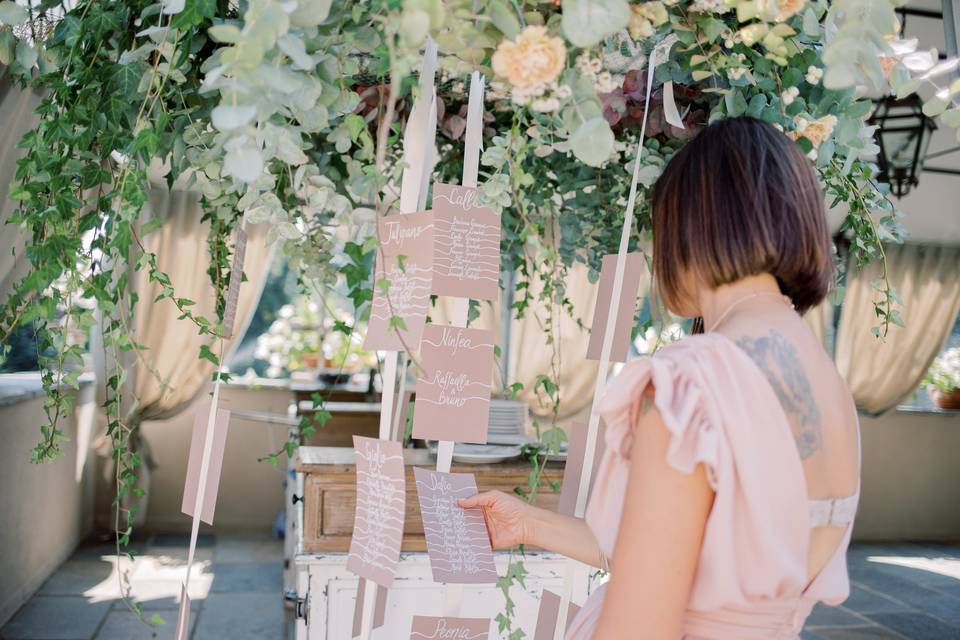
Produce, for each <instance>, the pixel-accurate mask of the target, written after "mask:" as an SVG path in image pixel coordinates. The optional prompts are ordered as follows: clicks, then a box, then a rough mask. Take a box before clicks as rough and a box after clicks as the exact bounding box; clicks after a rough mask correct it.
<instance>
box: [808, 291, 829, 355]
mask: <svg viewBox="0 0 960 640" xmlns="http://www.w3.org/2000/svg"><path fill="white" fill-rule="evenodd" d="M803 321H804V322H806V323H807V326H808V327H810V331H812V332H813V335H814V336H816V338H817V340H819V341H820V344H822V345H823V348H824V349H826V350H827V352H829V351H830V331H831V327H832V326H833V303H832V302H830V299H829V298H828V299H826V300H824V301H823V302H821V303H820V304H818V305H817V306H815V307H814V308H813V309H810V310H809V311H807V312H806V313H805V314H803Z"/></svg>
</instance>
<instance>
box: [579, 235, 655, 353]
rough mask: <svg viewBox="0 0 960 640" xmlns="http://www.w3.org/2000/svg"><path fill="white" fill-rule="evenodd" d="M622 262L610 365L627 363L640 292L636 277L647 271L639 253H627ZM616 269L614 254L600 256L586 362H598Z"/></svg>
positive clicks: (638, 278) (615, 256)
mask: <svg viewBox="0 0 960 640" xmlns="http://www.w3.org/2000/svg"><path fill="white" fill-rule="evenodd" d="M626 260H627V262H626V265H625V266H624V271H623V288H622V289H620V304H619V305H618V306H617V319H616V321H615V323H614V330H613V343H612V347H611V349H610V361H611V362H626V361H627V355H628V354H629V353H630V333H631V332H632V331H633V318H634V310H635V308H636V305H637V291H638V290H639V289H640V278H641V277H642V276H643V272H644V270H645V269H646V268H647V266H646V264H645V263H644V259H643V254H642V253H639V252H635V253H628V254H627V256H626ZM616 270H617V254H615V253H611V254H610V255H607V256H603V262H602V263H601V264H600V287H599V289H598V290H597V306H596V308H595V309H594V311H593V324H592V325H591V327H590V344H588V345H587V359H588V360H599V359H600V351H601V349H602V348H603V334H604V332H605V331H606V327H607V316H608V314H609V311H610V298H611V297H612V295H613V278H614V275H615V272H616Z"/></svg>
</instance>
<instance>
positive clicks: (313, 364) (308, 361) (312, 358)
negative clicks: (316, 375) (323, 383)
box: [301, 353, 320, 369]
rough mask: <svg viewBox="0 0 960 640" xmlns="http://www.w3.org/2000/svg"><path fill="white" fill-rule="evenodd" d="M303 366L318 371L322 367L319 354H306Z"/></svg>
mask: <svg viewBox="0 0 960 640" xmlns="http://www.w3.org/2000/svg"><path fill="white" fill-rule="evenodd" d="M301 357H302V358H303V366H305V367H306V368H307V369H316V368H317V367H318V366H319V365H320V354H319V353H305V354H303V356H301Z"/></svg>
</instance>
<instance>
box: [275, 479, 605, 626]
mask: <svg viewBox="0 0 960 640" xmlns="http://www.w3.org/2000/svg"><path fill="white" fill-rule="evenodd" d="M289 471H290V473H289V476H288V479H287V523H288V524H287V533H288V536H289V539H288V541H287V544H286V545H285V560H286V562H285V565H286V566H285V569H286V570H285V571H284V588H285V590H286V592H287V596H288V599H289V600H291V601H293V604H294V606H295V608H296V611H297V621H296V640H350V638H351V637H352V631H353V615H354V605H355V600H356V595H357V584H358V578H357V576H356V575H354V574H353V573H350V572H349V571H347V568H346V563H347V554H346V553H306V552H304V550H303V517H304V516H303V512H304V509H303V501H302V499H299V498H300V497H301V496H303V495H304V475H303V474H302V473H299V472H297V471H296V470H295V469H294V464H293V463H292V462H291V466H290V467H289ZM294 496H297V498H298V499H297V500H294ZM494 555H495V556H496V558H495V559H496V564H497V572H498V573H499V574H500V575H504V574H505V573H506V570H507V565H508V563H509V558H510V554H509V553H506V552H497V553H496V554H494ZM524 565H525V567H526V570H527V572H528V575H527V577H526V579H525V580H524V582H525V585H526V588H521V587H520V586H519V585H517V584H516V583H515V584H514V585H513V587H512V588H511V590H510V596H511V598H512V599H513V600H514V602H515V604H516V616H515V618H514V620H515V622H514V627H515V628H516V627H519V628H521V629H523V631H524V632H525V633H526V637H527V638H528V639H529V638H533V631H534V628H535V626H536V621H537V613H538V611H539V606H540V593H541V591H542V590H543V588H544V587H546V588H547V589H550V590H552V591H555V592H557V593H560V592H561V591H562V585H563V576H564V574H565V572H566V571H567V560H566V558H564V557H563V556H560V555H557V554H553V553H545V552H538V553H528V554H526V556H525V557H524ZM576 566H577V570H576V571H575V575H576V576H577V578H576V579H575V580H574V586H573V601H574V602H576V603H583V601H584V600H586V597H587V595H588V594H589V592H590V590H591V589H592V588H595V587H596V585H598V584H599V581H598V580H596V579H593V578H592V577H591V576H593V575H594V573H595V571H594V570H593V569H592V568H589V567H586V566H585V565H581V564H578V565H576ZM294 585H295V594H294V593H293V592H292V590H293V588H294ZM452 589H453V590H454V592H455V591H456V590H457V589H462V596H461V606H460V609H459V612H458V615H460V616H464V617H478V618H482V617H488V618H490V619H491V627H490V628H491V633H490V638H491V640H492V639H494V638H499V637H500V636H499V635H498V634H497V633H496V631H497V628H496V625H495V624H494V623H493V618H494V617H495V616H496V615H497V614H498V613H499V612H501V611H503V610H504V597H503V593H502V592H501V591H500V589H498V588H497V586H496V585H462V586H457V585H454V586H453V587H452ZM449 596H450V594H449V589H448V588H447V587H446V586H445V585H442V584H438V583H435V582H434V581H433V576H432V574H431V571H430V560H429V557H428V556H427V554H426V553H425V552H405V553H402V554H401V558H400V563H399V566H398V569H397V576H396V580H395V581H394V584H393V587H392V588H391V589H390V590H389V591H388V593H387V603H386V614H385V616H384V625H383V626H382V627H380V628H379V629H376V630H374V632H373V634H372V635H371V640H407V639H408V638H409V637H410V627H411V623H412V620H413V616H414V615H429V616H440V615H445V613H446V614H447V615H451V614H450V613H448V612H446V611H445V601H446V599H447V598H449Z"/></svg>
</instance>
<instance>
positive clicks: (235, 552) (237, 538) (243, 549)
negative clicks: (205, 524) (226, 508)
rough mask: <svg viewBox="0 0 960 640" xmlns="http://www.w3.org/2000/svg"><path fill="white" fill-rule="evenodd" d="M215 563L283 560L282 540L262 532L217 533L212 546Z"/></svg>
mask: <svg viewBox="0 0 960 640" xmlns="http://www.w3.org/2000/svg"><path fill="white" fill-rule="evenodd" d="M213 561H214V562H215V563H217V564H224V563H233V562H280V563H282V562H283V541H282V540H276V539H271V538H268V537H266V536H264V535H262V534H226V535H224V534H218V535H217V541H216V544H215V545H214V547H213Z"/></svg>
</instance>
